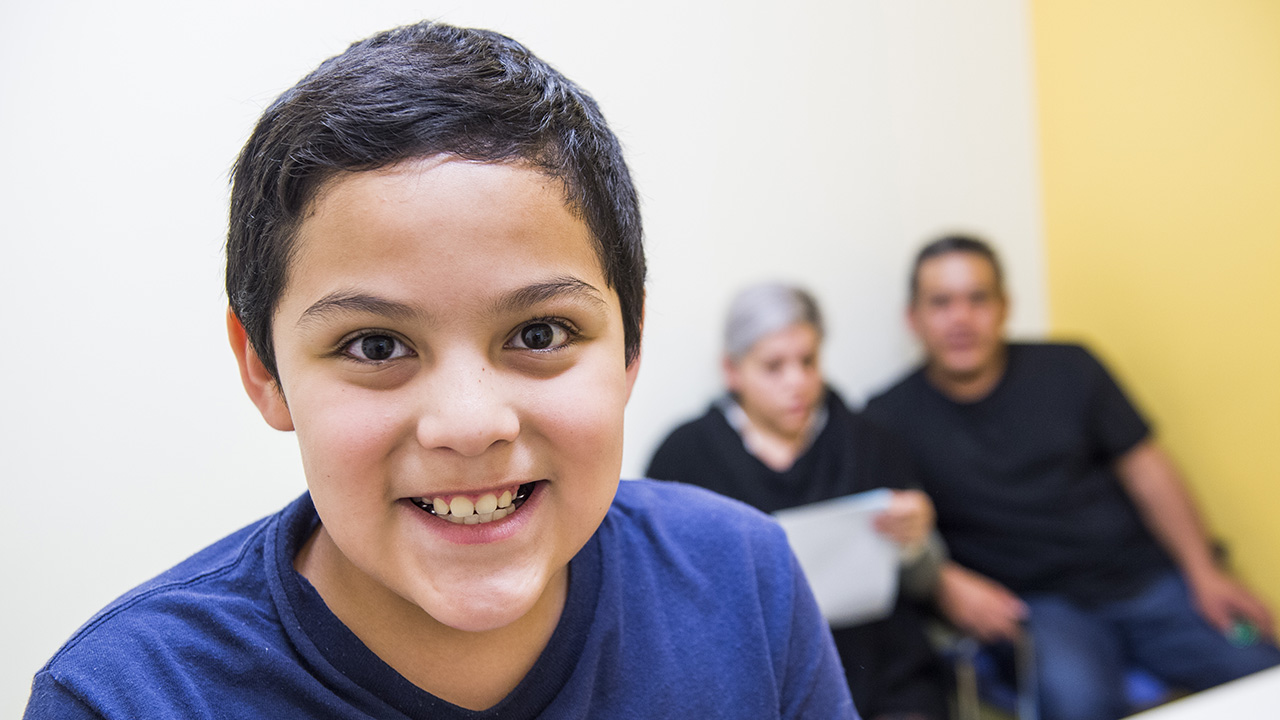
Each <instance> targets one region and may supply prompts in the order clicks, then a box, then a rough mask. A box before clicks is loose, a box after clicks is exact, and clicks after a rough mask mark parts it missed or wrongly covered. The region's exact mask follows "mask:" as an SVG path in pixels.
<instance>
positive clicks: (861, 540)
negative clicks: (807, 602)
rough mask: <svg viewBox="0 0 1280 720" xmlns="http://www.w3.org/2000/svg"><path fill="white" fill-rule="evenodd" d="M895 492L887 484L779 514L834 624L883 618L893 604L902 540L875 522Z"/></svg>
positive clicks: (830, 620) (801, 563) (820, 602)
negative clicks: (889, 536)
mask: <svg viewBox="0 0 1280 720" xmlns="http://www.w3.org/2000/svg"><path fill="white" fill-rule="evenodd" d="M890 496H891V491H890V490H888V489H885V488H881V489H878V490H870V491H867V492H862V493H857V494H854V495H846V496H844V497H838V498H833V499H831V500H824V501H822V502H816V503H812V504H809V505H801V506H799V507H794V508H788V509H786V510H779V511H777V512H775V513H774V514H773V516H774V517H775V518H777V520H778V523H779V524H780V525H782V529H783V530H785V531H786V533H787V540H788V541H789V542H790V543H791V549H792V551H793V552H794V553H795V554H796V558H797V559H799V561H800V567H801V568H802V569H803V570H804V574H805V576H806V577H807V578H808V579H809V586H810V587H811V588H813V594H814V596H815V597H816V598H817V600H818V608H819V609H820V610H822V616H823V617H825V618H826V619H827V622H828V623H830V624H831V625H832V626H833V627H848V626H851V625H859V624H861V623H865V622H870V621H872V620H878V619H880V618H882V617H885V616H886V615H888V614H889V613H890V612H891V611H892V610H893V602H894V599H895V598H896V597H897V594H898V546H897V545H895V544H894V543H893V541H892V540H889V539H887V538H885V537H884V536H883V535H881V534H880V533H878V532H876V530H875V527H873V525H872V519H873V518H874V517H875V516H876V515H877V514H879V513H880V512H881V511H882V510H884V509H886V508H888V507H889V498H890Z"/></svg>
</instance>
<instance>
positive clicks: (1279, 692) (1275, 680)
mask: <svg viewBox="0 0 1280 720" xmlns="http://www.w3.org/2000/svg"><path fill="white" fill-rule="evenodd" d="M1192 718H1195V719H1196V720H1201V719H1205V718H1212V719H1214V720H1216V719H1217V718H1224V719H1228V720H1252V719H1253V718H1267V720H1275V718H1280V667H1275V668H1271V669H1270V670H1263V671H1262V672H1260V673H1255V674H1253V675H1250V676H1248V677H1244V678H1241V679H1239V680H1236V681H1235V682H1229V683H1227V684H1226V685H1219V686H1218V687H1216V688H1212V689H1210V690H1205V691H1204V692H1199V693H1196V694H1195V695H1188V696H1187V697H1185V698H1182V699H1180V700H1174V701H1173V702H1171V703H1169V704H1167V705H1161V706H1160V707H1158V708H1154V709H1151V710H1147V711H1146V712H1140V713H1138V714H1137V715H1133V716H1132V720H1192Z"/></svg>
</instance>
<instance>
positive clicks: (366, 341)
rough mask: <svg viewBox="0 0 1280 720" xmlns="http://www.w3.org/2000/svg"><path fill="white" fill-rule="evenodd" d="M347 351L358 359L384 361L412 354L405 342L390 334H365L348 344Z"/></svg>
mask: <svg viewBox="0 0 1280 720" xmlns="http://www.w3.org/2000/svg"><path fill="white" fill-rule="evenodd" d="M346 352H347V354H348V355H350V356H352V357H354V358H356V359H357V360H365V361H368V362H383V361H386V360H394V359H396V358H400V357H404V356H406V355H409V354H410V351H409V348H408V347H406V346H405V344H404V343H402V342H400V341H399V340H397V339H396V338H394V337H392V336H390V335H365V336H364V337H361V338H356V339H355V340H352V341H351V342H350V343H348V344H347V347H346Z"/></svg>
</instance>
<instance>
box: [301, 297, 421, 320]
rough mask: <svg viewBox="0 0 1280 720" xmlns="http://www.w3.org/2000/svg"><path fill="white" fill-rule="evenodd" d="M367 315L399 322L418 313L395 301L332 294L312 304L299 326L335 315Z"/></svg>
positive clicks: (303, 315) (303, 314) (304, 313)
mask: <svg viewBox="0 0 1280 720" xmlns="http://www.w3.org/2000/svg"><path fill="white" fill-rule="evenodd" d="M335 312H337V313H343V312H349V313H366V314H369V315H382V316H384V317H389V318H395V319H397V320H407V319H409V318H412V317H415V316H416V315H417V314H418V313H417V311H416V310H414V309H413V308H412V307H410V306H408V305H405V304H404V303H399V302H396V301H394V300H388V299H386V298H380V297H376V296H374V295H367V294H365V293H359V292H352V291H337V292H331V293H329V294H328V295H325V296H324V297H322V298H320V299H319V300H317V301H315V302H314V303H312V304H311V307H309V308H307V309H306V310H304V311H303V312H302V317H300V318H298V323H297V324H298V325H303V324H305V323H306V322H308V321H310V320H314V319H318V318H323V317H324V316H325V315H330V314H333V313H335Z"/></svg>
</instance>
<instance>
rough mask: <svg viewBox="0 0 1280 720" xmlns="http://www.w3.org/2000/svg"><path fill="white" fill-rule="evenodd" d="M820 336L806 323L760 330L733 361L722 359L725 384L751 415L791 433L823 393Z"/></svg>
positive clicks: (790, 436) (764, 425)
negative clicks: (748, 347)
mask: <svg viewBox="0 0 1280 720" xmlns="http://www.w3.org/2000/svg"><path fill="white" fill-rule="evenodd" d="M821 341H822V339H821V337H819V335H818V331H817V330H816V329H815V328H814V327H813V326H812V325H810V324H809V323H800V324H797V325H791V326H790V327H786V328H783V329H782V330H779V331H777V332H773V333H770V334H768V335H765V336H764V337H763V338H761V339H760V340H758V341H757V342H756V344H755V345H752V346H751V349H750V350H749V351H747V353H746V354H745V355H743V356H742V357H741V358H739V359H738V360H737V361H727V362H726V363H725V375H726V379H727V381H728V384H729V389H730V390H732V391H733V392H734V393H735V394H737V396H738V404H739V405H741V406H742V409H743V410H744V411H746V413H747V416H748V417H749V418H751V421H752V422H753V423H755V424H756V425H757V426H759V427H761V428H762V429H764V430H767V431H769V432H770V433H773V434H774V435H778V436H780V437H783V438H788V439H795V438H797V437H798V436H799V435H800V434H801V433H802V432H804V431H805V429H806V428H807V427H808V425H809V418H810V416H811V415H812V413H813V410H814V407H816V406H817V404H818V402H819V401H820V400H821V399H822V368H821V367H820V363H819V357H818V352H819V345H820V344H821Z"/></svg>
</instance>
